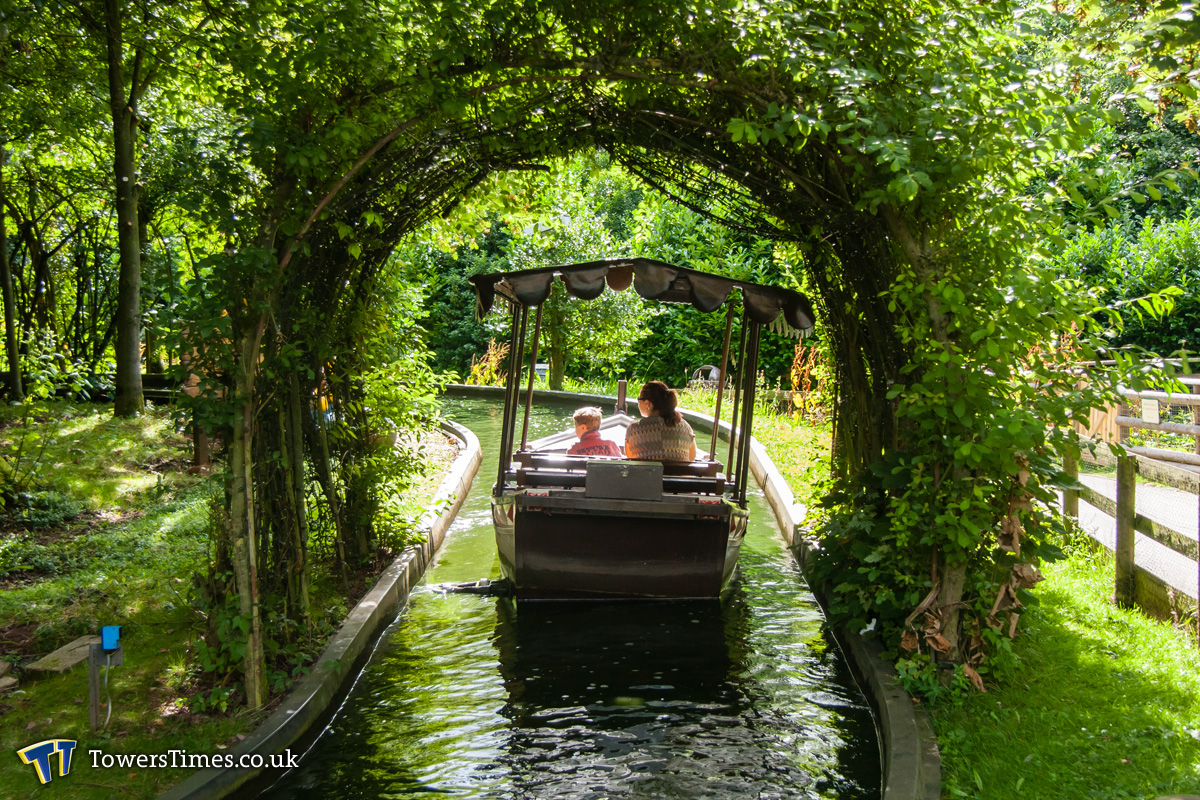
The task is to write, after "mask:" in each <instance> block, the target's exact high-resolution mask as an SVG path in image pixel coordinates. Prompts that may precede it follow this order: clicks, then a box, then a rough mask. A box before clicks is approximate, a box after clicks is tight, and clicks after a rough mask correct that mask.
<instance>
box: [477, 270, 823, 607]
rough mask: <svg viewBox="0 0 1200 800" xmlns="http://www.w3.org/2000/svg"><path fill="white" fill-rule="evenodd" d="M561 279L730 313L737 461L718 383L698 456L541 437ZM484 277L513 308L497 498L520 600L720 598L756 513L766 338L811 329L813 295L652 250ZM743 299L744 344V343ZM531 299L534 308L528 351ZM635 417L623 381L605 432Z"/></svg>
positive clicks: (503, 558)
mask: <svg viewBox="0 0 1200 800" xmlns="http://www.w3.org/2000/svg"><path fill="white" fill-rule="evenodd" d="M556 280H560V281H562V283H563V284H564V286H565V288H566V290H567V292H568V293H569V294H570V295H571V296H573V297H576V298H578V299H580V300H584V301H586V300H594V299H595V298H597V297H599V296H600V294H601V293H602V292H603V291H604V290H605V289H606V288H608V289H611V290H615V291H623V290H626V289H628V288H630V287H631V286H632V288H633V289H634V291H636V292H637V293H638V294H639V295H641V296H642V297H643V298H645V299H647V300H650V301H655V302H666V303H689V304H691V305H692V306H693V307H695V308H697V309H699V310H701V311H704V312H717V311H719V310H721V309H724V310H725V316H726V319H725V338H724V345H723V347H722V354H721V364H720V374H721V375H726V376H729V375H731V373H730V371H729V368H730V363H731V358H732V363H733V365H734V372H733V373H732V379H731V384H732V387H733V388H732V394H733V397H732V406H733V408H732V414H731V420H732V421H731V424H730V426H729V427H730V435H729V436H728V441H727V445H728V455H727V458H726V459H725V461H724V462H722V461H720V460H719V459H718V453H717V448H718V443H719V442H718V431H719V429H720V419H721V406H722V403H723V400H724V397H725V392H724V391H721V392H718V393H717V398H716V413H715V415H714V417H715V419H714V423H713V427H712V432H711V439H710V442H709V446H708V448H707V449H701V448H700V446H699V445H698V452H697V456H696V459H695V460H693V461H666V462H659V461H635V460H629V459H625V458H623V457H622V458H617V457H611V456H609V457H600V456H575V455H568V454H567V449H568V448H569V447H570V446H571V444H573V443H574V442H575V433H574V430H573V429H569V430H564V431H562V432H561V433H556V434H553V435H551V436H547V437H543V438H541V439H537V440H535V441H529V440H528V433H529V414H530V409H531V407H532V404H533V386H534V371H535V368H534V365H536V364H537V363H538V362H537V350H538V340H539V338H540V335H541V327H542V304H543V303H544V302H545V301H546V299H547V298H548V297H549V296H550V291H551V289H552V286H553V282H554V281H556ZM471 281H472V283H473V285H474V289H475V296H476V303H477V307H476V312H477V316H478V317H479V318H480V319H482V318H483V317H484V316H486V314H488V313H489V312H490V311H491V310H492V309H493V307H495V306H497V305H502V306H504V307H506V308H507V311H508V313H509V315H510V339H509V349H508V354H509V355H508V370H507V379H506V384H505V391H504V411H503V422H502V429H501V441H500V458H499V464H498V467H497V472H496V482H495V485H494V486H493V489H492V498H491V499H492V521H493V524H494V527H495V530H496V549H497V553H498V555H499V560H500V566H501V571H502V573H503V577H504V579H505V580H506V581H507V582H509V583H511V585H512V589H513V593H514V594H515V596H516V598H517V599H518V600H522V599H526V600H529V599H554V600H561V599H585V598H592V599H596V598H608V599H616V598H664V599H666V598H671V599H685V598H686V599H693V598H694V599H701V598H717V597H720V596H721V594H722V592H723V590H724V589H725V588H726V587H727V586H728V585H729V582H730V580H731V579H732V577H733V575H734V573H735V571H736V566H737V559H738V553H739V551H740V549H741V545H742V539H743V537H744V536H745V533H746V524H747V521H748V512H747V509H746V498H747V490H748V482H749V477H750V436H751V423H752V420H753V409H754V399H755V397H754V396H755V376H756V374H757V365H758V352H759V339H760V336H761V333H762V329H763V328H764V327H765V326H771V328H772V329H773V330H776V331H778V332H781V333H784V334H787V335H793V336H799V335H802V334H804V333H807V332H808V331H811V329H812V327H813V319H814V315H813V310H812V304H811V303H810V302H809V300H808V299H807V298H806V297H805V296H804V295H803V294H801V293H799V292H796V291H792V290H789V289H783V288H779V287H774V286H765V285H761V284H754V283H750V282H747V281H739V280H735V279H732V278H726V277H723V276H719V275H712V274H709V273H705V272H701V271H698V270H693V269H689V268H686V267H681V266H676V265H674V264H668V263H666V262H663V261H657V260H654V259H647V258H629V259H607V260H603V261H591V262H586V263H580V264H567V265H560V266H553V267H543V268H539V269H530V270H520V271H513V272H500V273H489V274H485V275H476V276H474V277H473V278H471ZM735 290H736V294H735ZM739 308H740V311H741V314H740V325H738V331H739V332H738V345H737V347H736V349H735V350H734V351H733V352H731V339H732V335H733V330H734V323H735V318H737V317H738V316H739V314H738V313H737V312H738V311H739ZM531 309H532V310H534V311H535V315H534V317H535V318H534V321H533V325H532V338H531V344H530V346H529V347H528V348H527V347H526V345H527V338H528V334H529V328H530V324H529V323H530V319H529V318H530V311H531ZM527 353H528V356H529V357H528V358H526V354H527ZM526 376H527V379H528V388H527V389H526V391H525V397H524V402H523V403H522V398H521V394H522V392H521V389H522V385H521V384H522V381H523V380H525V379H526ZM633 422H634V419H633V417H631V416H630V415H629V414H628V403H627V402H626V398H625V382H624V381H621V382H619V383H618V397H617V402H616V406H615V408H614V409H613V413H612V414H611V415H609V416H607V417H606V418H605V420H604V422H603V423H602V424H601V435H602V436H604V437H605V438H608V439H611V440H613V441H615V442H617V444H618V445H623V443H624V439H625V431H626V430H627V429H628V427H629V426H630V425H632V424H633ZM518 428H519V429H520V430H519V438H518ZM698 438H699V434H698Z"/></svg>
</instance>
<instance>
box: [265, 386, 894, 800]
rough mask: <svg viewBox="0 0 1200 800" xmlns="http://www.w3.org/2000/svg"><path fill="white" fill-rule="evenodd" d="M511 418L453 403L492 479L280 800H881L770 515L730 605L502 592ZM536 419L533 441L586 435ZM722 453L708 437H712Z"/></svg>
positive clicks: (547, 417) (759, 512) (834, 665)
mask: <svg viewBox="0 0 1200 800" xmlns="http://www.w3.org/2000/svg"><path fill="white" fill-rule="evenodd" d="M498 405H499V404H498V403H495V402H492V401H487V400H478V399H454V398H452V399H448V400H447V401H446V416H447V417H448V418H450V419H453V420H454V421H456V422H459V423H461V424H463V425H465V426H466V427H468V428H470V429H471V430H473V431H474V432H475V434H476V435H477V436H478V437H479V439H480V442H481V443H482V445H483V464H482V466H481V467H480V471H479V474H478V475H477V476H476V479H475V483H474V485H473V487H472V489H471V493H470V496H469V497H468V498H467V500H466V503H465V505H464V506H463V508H462V510H461V512H460V513H459V515H458V517H457V519H456V521H455V523H454V525H453V526H452V528H451V529H450V532H449V535H448V537H447V539H446V542H445V544H444V545H443V548H442V550H441V551H440V553H439V555H438V556H437V559H436V561H435V563H434V565H433V566H432V568H431V569H430V571H429V572H428V573H427V575H426V578H425V580H424V581H423V582H422V583H421V584H420V585H419V586H418V587H416V588H415V589H414V591H413V592H412V595H411V597H410V599H409V602H408V605H407V607H406V608H405V609H404V611H403V612H402V613H401V614H400V616H399V618H398V619H397V621H396V622H395V623H394V624H393V625H392V626H391V627H390V628H389V629H388V630H387V631H386V632H385V633H384V634H383V636H382V638H381V640H380V644H379V646H378V648H377V650H376V651H375V653H374V654H373V656H372V657H371V659H370V661H369V662H368V664H367V666H366V668H365V669H364V670H363V672H362V674H361V675H360V676H359V678H358V680H357V682H356V683H355V685H354V687H353V688H352V689H351V691H350V692H349V694H348V696H347V698H346V700H345V702H344V703H343V705H342V707H341V708H340V710H339V711H338V712H337V714H336V716H335V717H334V718H333V720H332V721H331V722H330V723H329V725H328V727H327V728H326V730H325V731H324V733H323V734H322V735H321V736H320V738H319V739H318V740H317V741H316V743H315V744H314V745H313V747H312V749H311V750H310V751H309V752H308V753H307V754H306V755H305V756H304V758H303V759H302V761H301V763H300V766H299V767H298V768H297V769H294V770H292V771H291V772H289V773H287V774H285V775H284V776H283V777H282V778H281V779H280V780H279V781H278V782H277V783H276V784H275V786H273V787H271V788H270V789H268V790H267V791H266V792H265V793H264V794H263V795H262V796H263V797H269V798H272V799H276V798H293V797H299V798H346V797H379V798H427V797H429V796H430V795H431V794H435V795H445V796H449V797H455V798H506V799H507V798H514V799H515V798H520V799H521V800H524V799H525V798H555V799H556V800H557V799H558V798H563V799H565V800H569V799H574V798H578V799H579V800H584V799H585V798H587V799H594V800H605V799H606V798H700V797H711V798H763V800H766V799H768V798H842V799H844V800H850V799H851V798H854V799H857V798H872V800H874V799H875V798H878V797H879V796H880V769H879V747H878V743H877V740H876V734H875V728H874V724H873V722H872V719H871V715H870V711H869V709H868V708H867V705H866V701H865V699H864V698H863V696H862V693H861V692H860V691H859V690H858V688H857V687H856V686H855V684H854V682H853V680H852V679H851V677H850V675H849V670H848V668H847V666H846V663H845V660H844V657H843V656H842V654H841V652H840V651H838V649H837V648H836V646H835V645H833V643H832V640H831V639H830V637H829V636H828V634H827V633H826V632H825V631H824V630H823V628H822V616H821V612H820V609H819V607H818V606H817V604H816V601H815V600H814V599H813V597H812V595H811V594H810V593H809V592H808V589H807V588H806V586H805V584H804V580H803V577H802V576H801V574H800V572H799V569H798V567H797V565H796V563H795V561H794V560H793V559H792V557H791V555H790V553H788V551H787V550H786V548H785V546H784V543H783V540H782V539H781V537H780V535H779V532H778V529H777V527H776V525H775V521H774V517H773V515H772V514H771V510H770V507H769V506H768V505H767V504H766V502H765V501H764V500H763V499H762V497H761V495H758V496H755V497H754V498H753V501H752V502H753V505H752V506H751V524H750V530H749V531H748V533H747V536H746V541H745V546H744V547H743V549H742V555H741V559H740V562H739V572H740V575H739V577H738V578H737V579H736V584H735V586H734V587H733V590H732V592H731V593H730V594H729V596H728V597H726V598H725V599H724V600H723V601H721V602H719V603H718V602H702V603H697V602H661V601H660V602H633V601H626V602H614V603H605V602H596V603H594V602H582V603H530V604H526V603H521V604H520V607H519V609H518V608H517V606H516V605H515V604H514V603H513V601H511V600H507V599H497V598H494V597H484V596H479V595H468V594H452V593H445V592H443V591H441V590H439V588H438V584H447V583H456V582H465V581H474V580H478V579H480V578H486V577H491V578H498V577H499V565H498V562H497V561H496V555H495V539H494V536H493V532H492V526H491V514H490V510H489V491H490V489H491V484H492V482H493V481H494V479H495V476H494V472H495V465H496V459H497V455H498V454H497V452H496V449H495V448H496V445H497V442H498V439H499V433H500V419H499V416H500V410H499V408H498ZM569 420H570V408H568V407H566V406H561V405H543V406H539V407H537V408H535V409H534V411H533V414H532V418H531V421H530V432H531V433H530V435H531V438H536V437H538V436H542V435H545V434H547V433H552V432H555V431H558V430H561V429H562V428H564V427H565V426H566V424H569ZM701 438H703V437H701Z"/></svg>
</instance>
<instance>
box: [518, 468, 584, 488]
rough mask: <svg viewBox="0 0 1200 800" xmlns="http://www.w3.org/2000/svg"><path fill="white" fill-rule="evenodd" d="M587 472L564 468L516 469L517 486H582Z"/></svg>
mask: <svg viewBox="0 0 1200 800" xmlns="http://www.w3.org/2000/svg"><path fill="white" fill-rule="evenodd" d="M586 481H587V473H586V472H583V471H578V472H573V471H571V470H566V469H524V468H522V469H518V470H517V485H518V486H565V487H573V486H583V485H584V483H586Z"/></svg>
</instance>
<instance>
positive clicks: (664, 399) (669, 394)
mask: <svg viewBox="0 0 1200 800" xmlns="http://www.w3.org/2000/svg"><path fill="white" fill-rule="evenodd" d="M638 400H649V401H650V405H652V406H654V410H655V411H657V412H658V415H659V416H660V417H662V421H663V422H665V423H667V424H668V425H674V424H675V423H677V422H679V420H681V419H683V415H682V414H680V413H679V412H678V411H676V410H675V406H677V405H679V396H678V395H677V394H675V390H674V389H672V388H670V387H669V386H667V385H666V384H665V383H663V382H662V381H650V382H649V383H647V384H646V385H645V386H643V387H642V391H640V392H639V393H638Z"/></svg>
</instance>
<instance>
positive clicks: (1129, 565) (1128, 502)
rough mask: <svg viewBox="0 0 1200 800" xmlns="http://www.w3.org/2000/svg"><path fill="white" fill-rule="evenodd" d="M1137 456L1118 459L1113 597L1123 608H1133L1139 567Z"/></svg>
mask: <svg viewBox="0 0 1200 800" xmlns="http://www.w3.org/2000/svg"><path fill="white" fill-rule="evenodd" d="M1136 496H1137V459H1136V458H1135V457H1134V456H1128V455H1126V456H1119V457H1118V458H1117V541H1116V546H1115V547H1114V548H1113V551H1114V554H1115V555H1116V559H1117V570H1116V572H1117V577H1116V592H1115V593H1114V596H1113V600H1114V601H1115V602H1116V604H1117V605H1118V606H1119V607H1121V608H1132V607H1133V588H1134V583H1135V580H1136V578H1135V575H1136V569H1137V566H1136V565H1135V563H1134V560H1133V540H1134V536H1136V533H1135V532H1134V530H1133V518H1134V516H1135V515H1136V513H1137V508H1136V505H1135V503H1136Z"/></svg>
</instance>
